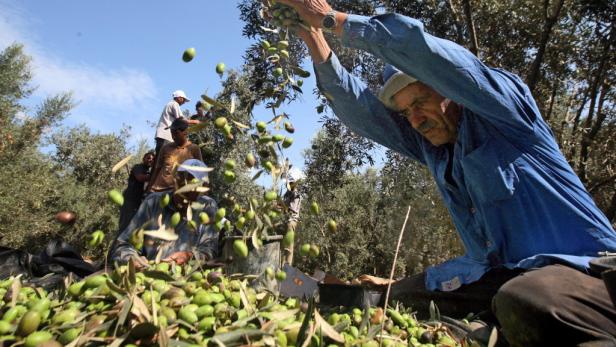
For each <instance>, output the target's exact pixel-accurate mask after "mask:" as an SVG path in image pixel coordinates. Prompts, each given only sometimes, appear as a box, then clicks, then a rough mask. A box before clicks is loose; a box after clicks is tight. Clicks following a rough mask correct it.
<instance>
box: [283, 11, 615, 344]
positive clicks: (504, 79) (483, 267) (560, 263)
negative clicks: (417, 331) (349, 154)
mask: <svg viewBox="0 0 616 347" xmlns="http://www.w3.org/2000/svg"><path fill="white" fill-rule="evenodd" d="M278 2H280V3H283V4H286V5H290V6H292V7H293V8H294V9H295V10H296V11H297V12H298V13H299V15H300V17H301V18H302V20H303V21H304V23H306V24H308V26H309V27H310V30H308V29H307V27H298V28H297V33H298V35H299V36H300V37H301V38H302V39H303V40H304V42H305V43H306V44H307V46H308V48H309V50H310V54H311V57H312V60H313V62H314V69H315V72H316V76H317V81H318V87H319V89H320V90H321V92H322V93H323V94H324V95H325V96H326V97H327V98H328V100H329V101H330V104H331V106H332V108H333V110H334V112H335V113H336V115H337V116H338V117H339V118H340V119H341V120H342V121H343V122H344V123H345V124H346V125H347V126H349V127H350V128H351V129H353V130H354V131H355V132H356V133H358V134H360V135H362V136H365V137H367V138H370V139H372V140H374V141H376V142H378V143H380V144H381V145H383V146H385V147H388V148H390V149H392V150H395V151H397V152H400V153H402V154H404V155H406V156H408V157H410V158H413V159H415V160H418V161H419V162H421V163H423V164H424V165H426V166H427V167H428V169H429V170H430V172H431V174H432V176H433V177H434V179H435V181H436V183H437V186H438V189H439V191H440V193H441V195H442V197H443V200H444V202H445V204H446V206H447V208H448V209H449V212H450V214H451V217H452V219H453V222H454V224H455V226H456V229H457V231H458V233H459V235H460V238H461V239H462V242H463V244H464V247H465V250H466V254H465V255H463V256H461V257H458V258H455V259H452V260H450V261H447V262H445V263H444V264H440V265H438V266H434V267H431V268H429V269H427V271H426V272H425V273H424V274H420V275H417V276H413V277H411V278H409V279H407V280H404V281H401V282H400V284H399V285H397V286H395V287H394V288H393V289H392V290H393V298H394V299H397V300H400V301H404V302H407V303H409V304H411V305H413V307H418V306H421V303H419V302H420V301H422V300H425V301H429V300H430V299H435V301H437V304H438V302H439V300H441V301H443V302H448V301H449V302H450V303H453V304H452V305H449V306H447V307H446V309H447V308H451V314H454V315H455V314H460V313H461V312H460V311H459V310H456V308H455V306H456V301H464V300H471V301H473V304H475V305H481V304H482V303H483V304H484V305H485V307H481V306H480V307H477V308H476V309H488V310H489V309H490V308H491V310H492V312H493V313H494V314H495V316H496V318H497V319H498V323H500V325H501V326H502V331H503V333H504V335H505V337H506V338H507V340H508V341H509V342H510V343H511V344H512V345H525V346H529V345H536V344H541V343H545V342H546V341H550V342H552V343H556V344H558V342H556V341H562V342H564V343H565V344H567V345H570V344H580V343H584V342H590V341H602V342H606V343H616V339H615V338H614V335H615V334H616V323H615V322H616V310H615V309H614V306H613V305H612V303H611V302H610V299H609V296H608V293H607V291H606V289H605V287H604V284H603V283H602V282H601V280H600V279H599V278H595V277H592V276H590V275H589V274H588V271H587V270H588V263H589V261H590V260H591V259H593V258H594V257H596V256H597V255H598V252H601V251H610V252H614V251H616V233H615V232H614V229H613V228H612V227H611V225H610V223H609V221H608V220H607V218H606V217H605V215H604V214H603V213H602V212H601V211H600V210H599V209H598V208H597V206H596V205H595V203H594V202H593V199H592V197H591V196H590V194H589V193H588V192H587V191H586V189H585V188H584V186H583V184H582V183H581V181H580V180H579V178H578V177H577V175H576V174H575V173H574V172H573V170H572V169H571V167H570V165H569V164H568V163H567V161H566V159H565V158H564V156H563V155H562V153H561V152H560V150H559V148H558V145H557V144H556V142H555V141H554V138H553V135H552V132H551V130H550V128H549V126H548V125H547V124H546V122H545V121H544V120H543V119H542V117H541V115H540V113H539V110H538V108H537V105H536V103H535V101H534V100H533V97H532V95H531V93H530V91H529V90H528V88H527V86H526V85H525V84H524V83H523V82H522V80H521V79H520V78H519V77H518V76H516V75H513V74H511V73H509V72H507V71H503V70H500V69H495V68H491V67H488V66H486V65H484V64H483V63H482V62H481V61H479V60H478V59H477V57H475V56H474V55H473V54H471V53H470V52H469V51H467V50H466V49H464V48H463V47H461V46H459V45H457V44H455V43H453V42H451V41H447V40H444V39H440V38H437V37H434V36H431V35H429V34H428V33H426V32H424V30H423V25H422V24H421V22H419V21H417V20H415V19H412V18H408V17H405V16H401V15H398V14H384V15H379V16H375V17H364V16H358V15H352V14H347V13H342V12H336V11H334V10H333V9H332V8H331V6H330V5H329V4H328V3H327V2H326V1H325V0H278ZM323 30H326V31H331V32H333V33H334V34H335V35H336V36H337V37H338V38H339V39H340V40H341V42H342V44H343V45H345V46H348V47H352V48H357V49H361V50H364V51H367V52H369V53H371V54H373V55H375V56H377V57H379V58H380V59H382V60H383V61H384V62H385V63H386V64H387V65H386V68H385V70H384V72H383V78H384V81H385V84H384V86H383V88H382V89H381V90H380V92H379V93H378V96H375V95H374V94H373V93H372V92H371V91H370V90H369V89H368V87H367V86H366V85H365V84H364V83H363V82H362V81H361V80H360V79H358V78H356V77H355V76H353V75H351V74H350V73H349V72H348V71H346V70H345V69H344V68H343V67H342V66H341V65H340V62H339V61H338V58H337V57H336V55H335V54H333V52H332V51H331V49H330V47H329V46H328V44H327V42H326V41H325V38H324V36H323V32H322V31H323ZM531 270H532V271H531ZM490 302H491V304H492V305H491V307H490ZM458 304H459V307H468V306H464V302H458ZM442 311H443V310H441V312H442ZM475 312H476V311H475ZM445 313H448V312H447V311H445Z"/></svg>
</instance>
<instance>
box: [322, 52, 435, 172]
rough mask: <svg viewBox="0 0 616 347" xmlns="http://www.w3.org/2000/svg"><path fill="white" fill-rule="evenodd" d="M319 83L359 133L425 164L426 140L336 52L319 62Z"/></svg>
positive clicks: (339, 116) (347, 123)
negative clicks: (348, 67) (386, 105)
mask: <svg viewBox="0 0 616 347" xmlns="http://www.w3.org/2000/svg"><path fill="white" fill-rule="evenodd" d="M314 70H315V73H316V78H317V84H318V86H319V89H320V90H321V91H322V92H323V94H324V95H325V97H327V99H328V100H329V102H330V104H331V106H332V109H333V110H334V113H335V114H336V116H338V118H340V120H341V121H342V122H343V123H344V124H346V125H347V126H348V127H349V128H351V129H352V130H353V131H354V132H355V133H357V134H358V135H361V136H364V137H367V138H369V139H371V140H373V141H375V142H377V143H379V144H381V145H383V146H385V147H387V148H391V149H393V150H395V151H397V152H400V153H402V154H404V155H406V156H409V157H411V158H414V159H416V160H419V161H420V162H422V163H424V164H425V162H426V161H425V157H424V153H423V151H424V146H425V145H426V143H425V140H423V138H422V137H421V135H419V133H417V132H416V131H415V130H414V129H413V128H412V127H411V125H410V124H409V122H408V121H407V120H406V119H405V118H404V117H402V116H400V115H398V114H394V113H391V112H390V111H388V110H387V109H386V108H385V106H384V105H383V103H382V102H381V101H380V100H379V99H378V98H377V97H376V96H375V95H374V94H373V93H372V92H371V91H370V89H369V88H368V86H366V84H365V83H363V82H362V81H361V80H360V79H359V78H357V77H355V76H353V75H352V74H350V73H349V72H348V71H347V70H346V69H345V68H344V67H343V66H342V65H341V64H340V61H339V60H338V57H336V55H335V54H333V53H332V54H331V56H330V57H329V59H328V60H327V61H325V62H323V63H321V64H315V65H314Z"/></svg>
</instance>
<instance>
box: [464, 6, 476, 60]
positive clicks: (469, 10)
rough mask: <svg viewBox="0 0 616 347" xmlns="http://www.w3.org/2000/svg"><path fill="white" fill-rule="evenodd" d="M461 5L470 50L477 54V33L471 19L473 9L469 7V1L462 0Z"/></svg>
mask: <svg viewBox="0 0 616 347" xmlns="http://www.w3.org/2000/svg"><path fill="white" fill-rule="evenodd" d="M462 6H463V8H464V15H465V16H466V24H467V25H468V32H469V34H470V36H471V37H470V38H471V48H470V49H471V52H473V54H474V55H479V44H478V43H477V33H476V31H475V22H474V21H473V9H472V7H471V1H470V0H462Z"/></svg>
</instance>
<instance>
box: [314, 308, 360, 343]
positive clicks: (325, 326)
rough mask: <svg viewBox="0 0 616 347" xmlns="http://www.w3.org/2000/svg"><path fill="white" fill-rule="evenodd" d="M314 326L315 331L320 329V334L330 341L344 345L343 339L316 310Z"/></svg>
mask: <svg viewBox="0 0 616 347" xmlns="http://www.w3.org/2000/svg"><path fill="white" fill-rule="evenodd" d="M366 312H368V310H366ZM314 324H315V327H316V329H320V331H321V333H324V334H325V335H326V336H327V337H329V338H330V339H332V340H334V341H336V342H338V343H344V337H342V335H340V334H339V333H338V332H337V331H336V329H334V328H333V327H332V326H331V325H329V323H327V321H326V320H325V319H323V317H321V315H320V314H319V312H318V311H316V310H315V311H314Z"/></svg>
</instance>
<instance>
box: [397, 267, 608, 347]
mask: <svg viewBox="0 0 616 347" xmlns="http://www.w3.org/2000/svg"><path fill="white" fill-rule="evenodd" d="M390 296H391V301H392V302H395V301H398V302H402V303H404V304H405V306H407V307H408V306H411V307H412V308H413V310H416V311H417V314H418V317H419V318H426V317H427V316H428V306H429V303H430V301H434V303H435V304H436V305H437V306H438V308H439V310H440V312H441V314H443V315H447V316H450V317H453V318H463V317H465V316H466V315H467V314H468V313H470V312H474V313H480V315H479V318H480V319H482V320H485V321H487V322H489V323H492V324H497V325H500V327H501V331H502V333H503V335H504V336H505V338H506V339H507V341H508V342H509V343H510V344H511V345H512V346H540V345H541V346H548V345H549V346H575V345H584V346H616V338H615V337H614V336H616V309H615V308H614V306H613V304H612V302H611V300H610V297H609V295H608V292H607V289H606V288H605V285H604V284H603V281H602V280H600V279H598V278H595V277H592V276H589V275H587V274H584V273H582V272H580V271H578V270H575V269H572V268H569V267H566V266H562V265H550V266H546V267H543V268H540V269H536V270H531V271H527V272H521V271H520V270H508V269H494V270H491V271H489V272H488V273H486V274H485V275H484V276H483V277H482V278H481V279H480V280H479V281H477V282H474V283H471V284H468V285H464V286H462V287H460V288H458V289H457V290H455V291H451V292H440V291H436V292H432V291H428V290H426V289H425V273H421V274H418V275H415V276H412V277H409V278H406V279H403V280H401V281H398V282H396V284H394V285H392V289H391V295H390Z"/></svg>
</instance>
